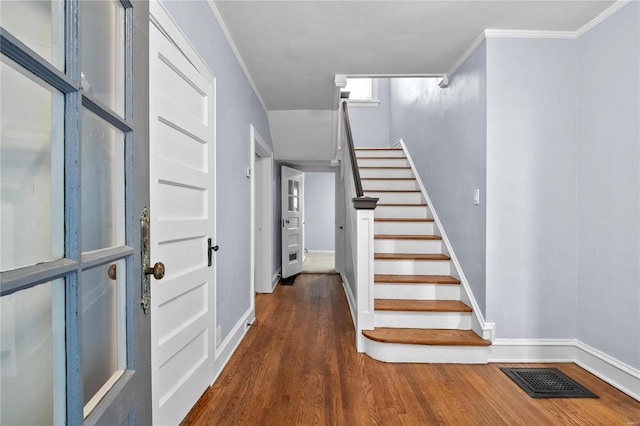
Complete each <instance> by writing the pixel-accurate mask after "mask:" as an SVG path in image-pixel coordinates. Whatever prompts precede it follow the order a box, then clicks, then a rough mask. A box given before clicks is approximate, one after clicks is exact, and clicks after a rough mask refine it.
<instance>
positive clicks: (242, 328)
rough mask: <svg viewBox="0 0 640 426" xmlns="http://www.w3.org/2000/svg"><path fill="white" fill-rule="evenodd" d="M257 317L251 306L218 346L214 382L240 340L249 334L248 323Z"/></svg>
mask: <svg viewBox="0 0 640 426" xmlns="http://www.w3.org/2000/svg"><path fill="white" fill-rule="evenodd" d="M255 319H256V311H255V309H254V308H249V310H248V311H247V312H245V313H244V315H242V318H240V320H239V321H238V322H237V323H236V325H234V326H233V329H232V330H231V332H230V333H229V334H228V335H227V337H225V339H224V340H223V341H222V343H221V344H220V346H218V347H217V348H216V359H215V361H214V375H213V382H212V383H211V384H213V383H215V381H216V380H218V376H219V375H220V373H221V372H222V370H223V369H224V367H225V365H227V363H228V362H229V359H230V358H231V355H233V353H234V352H235V351H236V349H237V348H238V345H240V342H242V339H243V338H244V336H245V334H247V330H249V327H248V326H247V324H252V323H253V321H254V320H255Z"/></svg>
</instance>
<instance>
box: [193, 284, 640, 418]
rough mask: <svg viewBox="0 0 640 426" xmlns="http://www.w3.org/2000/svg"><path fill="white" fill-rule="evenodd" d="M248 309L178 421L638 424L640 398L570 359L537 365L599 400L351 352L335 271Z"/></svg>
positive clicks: (486, 373) (488, 372) (493, 367)
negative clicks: (250, 318)
mask: <svg viewBox="0 0 640 426" xmlns="http://www.w3.org/2000/svg"><path fill="white" fill-rule="evenodd" d="M256 317H257V321H256V322H255V323H254V326H253V327H251V329H250V330H249V332H248V333H247V335H246V337H245V339H244V340H243V342H242V343H241V344H240V346H239V347H238V349H237V351H236V353H235V354H234V355H233V356H232V358H231V360H230V361H229V363H228V365H227V366H226V368H225V369H224V371H223V372H222V374H221V375H220V377H219V378H218V380H217V381H216V383H215V384H214V386H212V387H211V388H209V389H208V390H207V391H206V392H205V393H204V394H203V396H202V398H200V400H199V401H198V403H197V404H196V405H195V406H194V408H193V409H192V410H191V412H190V413H189V415H188V416H187V418H186V419H185V420H184V422H183V424H184V425H355V426H358V425H437V424H446V425H623V426H631V425H639V424H640V402H638V401H636V400H634V399H632V398H630V397H629V396H627V395H625V394H623V393H621V392H619V391H617V390H616V389H615V388H613V387H612V386H610V385H608V384H607V383H605V382H603V381H602V380H600V379H598V378H597V377H595V376H593V375H591V374H590V373H588V372H586V371H585V370H583V369H581V368H580V367H578V366H577V365H575V364H551V365H550V364H544V366H556V367H558V368H560V369H561V370H562V371H563V372H565V373H566V374H568V375H569V376H570V377H572V378H573V379H575V380H577V381H578V382H580V383H581V384H583V385H584V386H586V387H587V388H589V389H590V390H591V391H593V392H594V393H596V394H597V395H599V396H600V398H599V399H532V398H530V397H529V396H527V395H526V394H525V393H524V392H523V391H522V390H520V388H518V387H517V386H516V385H515V384H514V383H513V382H512V381H511V379H509V378H508V377H507V376H506V375H505V374H504V373H502V371H500V370H499V367H501V366H505V365H508V364H489V365H454V364H445V365H442V364H386V363H382V362H378V361H375V360H373V359H371V358H369V357H368V356H367V355H364V354H359V353H357V352H356V350H355V337H354V329H353V324H352V321H351V316H350V313H349V308H348V305H347V301H346V297H345V295H344V291H343V289H342V286H341V283H340V276H338V275H300V276H299V277H298V278H297V280H296V282H295V285H293V286H278V287H277V289H276V291H275V292H274V293H273V294H268V295H257V296H256ZM512 365H513V364H512ZM524 365H531V364H518V366H524Z"/></svg>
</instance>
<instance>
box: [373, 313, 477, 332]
mask: <svg viewBox="0 0 640 426" xmlns="http://www.w3.org/2000/svg"><path fill="white" fill-rule="evenodd" d="M373 323H374V326H375V327H394V328H445V329H449V330H452V329H453V330H455V329H458V330H470V329H471V314H470V313H469V312H394V311H375V315H374V320H373Z"/></svg>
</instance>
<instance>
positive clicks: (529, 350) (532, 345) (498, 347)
mask: <svg viewBox="0 0 640 426" xmlns="http://www.w3.org/2000/svg"><path fill="white" fill-rule="evenodd" d="M575 343H576V341H575V340H574V339H495V340H494V341H493V342H492V344H491V347H490V348H489V362H573V361H574V348H575Z"/></svg>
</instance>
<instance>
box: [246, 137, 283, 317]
mask: <svg viewBox="0 0 640 426" xmlns="http://www.w3.org/2000/svg"><path fill="white" fill-rule="evenodd" d="M249 131H250V136H251V139H250V140H249V153H250V158H251V161H250V164H251V166H250V167H251V293H252V294H251V300H254V299H255V296H254V293H256V292H258V293H271V292H272V291H273V288H274V281H276V280H275V279H274V277H273V276H272V267H273V151H272V150H271V147H269V145H268V144H267V142H266V141H265V140H264V138H263V137H262V136H261V135H260V133H258V131H257V130H256V129H255V128H254V127H253V125H250V126H249ZM256 157H258V158H256ZM257 162H259V163H260V165H259V167H256V163H257ZM257 172H259V173H260V176H258V175H257ZM257 192H259V193H260V194H261V197H260V198H259V200H258V202H259V203H261V204H262V205H256V193H257ZM256 215H261V219H262V220H261V223H262V238H260V237H259V236H258V238H256V231H257V230H256V229H255V222H256V221H255V219H256ZM256 243H258V245H259V247H258V246H256ZM256 255H257V256H260V258H259V259H256ZM256 268H258V270H256ZM276 275H277V274H276ZM256 277H258V279H257V280H256ZM276 283H277V281H276ZM252 307H253V305H252Z"/></svg>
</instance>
